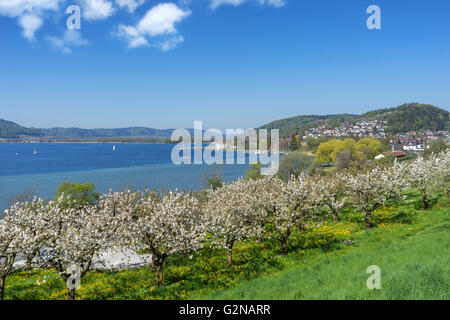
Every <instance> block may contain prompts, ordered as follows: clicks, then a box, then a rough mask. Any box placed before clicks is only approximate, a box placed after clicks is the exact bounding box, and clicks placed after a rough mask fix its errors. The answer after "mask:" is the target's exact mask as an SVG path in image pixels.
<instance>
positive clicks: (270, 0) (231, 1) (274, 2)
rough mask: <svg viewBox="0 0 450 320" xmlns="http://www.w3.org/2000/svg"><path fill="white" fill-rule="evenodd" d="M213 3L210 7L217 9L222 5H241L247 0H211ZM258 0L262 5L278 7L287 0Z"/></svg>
mask: <svg viewBox="0 0 450 320" xmlns="http://www.w3.org/2000/svg"><path fill="white" fill-rule="evenodd" d="M210 1H211V4H210V7H211V8H212V9H216V8H218V7H220V6H222V5H232V6H235V7H237V6H240V5H241V4H243V3H244V2H247V0H210ZM257 2H258V3H259V4H261V5H268V6H272V7H276V8H280V7H283V6H284V5H285V4H286V2H285V0H257Z"/></svg>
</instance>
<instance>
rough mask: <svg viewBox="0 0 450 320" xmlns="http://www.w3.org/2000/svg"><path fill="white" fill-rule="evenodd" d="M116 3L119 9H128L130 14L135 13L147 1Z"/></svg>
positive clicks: (126, 0)
mask: <svg viewBox="0 0 450 320" xmlns="http://www.w3.org/2000/svg"><path fill="white" fill-rule="evenodd" d="M115 1H116V4H117V6H118V7H119V8H121V9H123V8H125V7H126V8H128V11H129V12H130V13H133V12H134V10H136V8H137V7H139V6H140V5H142V4H143V3H144V2H145V0H115Z"/></svg>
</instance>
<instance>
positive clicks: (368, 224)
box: [365, 212, 370, 230]
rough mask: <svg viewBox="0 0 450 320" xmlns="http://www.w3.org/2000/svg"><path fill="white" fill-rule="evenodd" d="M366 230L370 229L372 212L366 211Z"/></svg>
mask: <svg viewBox="0 0 450 320" xmlns="http://www.w3.org/2000/svg"><path fill="white" fill-rule="evenodd" d="M365 220H366V230H369V229H370V213H369V212H366V219H365Z"/></svg>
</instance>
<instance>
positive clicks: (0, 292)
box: [0, 276, 6, 301]
mask: <svg viewBox="0 0 450 320" xmlns="http://www.w3.org/2000/svg"><path fill="white" fill-rule="evenodd" d="M5 283H6V276H1V277H0V301H2V300H3V299H4V297H5Z"/></svg>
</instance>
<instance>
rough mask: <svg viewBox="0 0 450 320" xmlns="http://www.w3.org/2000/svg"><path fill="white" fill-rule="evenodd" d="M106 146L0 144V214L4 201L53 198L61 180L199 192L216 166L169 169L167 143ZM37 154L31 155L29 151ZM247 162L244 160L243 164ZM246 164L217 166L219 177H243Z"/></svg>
mask: <svg viewBox="0 0 450 320" xmlns="http://www.w3.org/2000/svg"><path fill="white" fill-rule="evenodd" d="M115 146H116V150H115V151H113V144H111V143H0V210H1V212H3V210H4V209H6V208H8V206H9V204H8V202H9V200H10V199H11V198H12V197H14V196H16V195H20V194H24V193H27V192H29V191H30V192H31V193H32V194H34V195H37V196H39V197H42V198H45V199H52V198H54V195H55V191H56V188H57V187H58V185H60V184H61V183H62V182H64V181H71V182H79V183H85V182H93V183H94V184H95V186H96V191H97V192H100V193H106V192H108V191H109V189H112V190H113V191H121V190H124V189H125V188H126V187H129V186H132V187H134V188H145V187H150V188H152V187H157V188H159V187H163V188H165V189H169V188H170V189H176V188H177V189H178V190H181V189H185V190H190V189H192V190H199V189H201V188H202V187H203V186H204V184H205V176H208V175H210V174H212V173H213V172H215V171H217V166H216V167H212V166H208V165H205V164H203V165H194V164H193V165H179V166H177V165H175V164H173V163H172V160H171V152H172V148H173V147H174V146H175V145H171V144H133V143H122V144H115ZM35 150H36V151H37V154H36V155H35V154H34V151H35ZM246 163H248V161H246ZM248 168H249V165H248V164H246V165H237V164H236V165H226V166H221V169H220V170H221V171H222V177H223V179H224V180H225V181H227V182H230V181H233V180H235V179H237V178H239V177H241V176H244V175H245V171H246V170H247V169H248Z"/></svg>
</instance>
